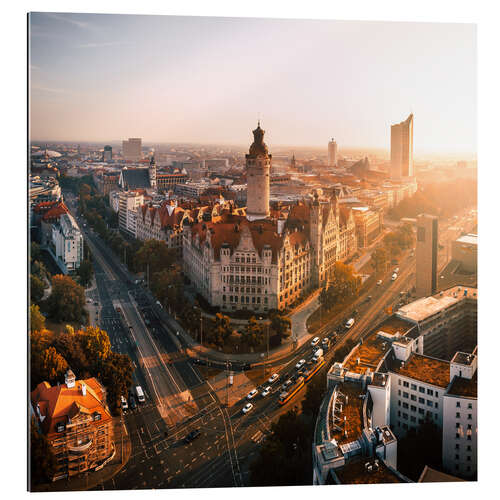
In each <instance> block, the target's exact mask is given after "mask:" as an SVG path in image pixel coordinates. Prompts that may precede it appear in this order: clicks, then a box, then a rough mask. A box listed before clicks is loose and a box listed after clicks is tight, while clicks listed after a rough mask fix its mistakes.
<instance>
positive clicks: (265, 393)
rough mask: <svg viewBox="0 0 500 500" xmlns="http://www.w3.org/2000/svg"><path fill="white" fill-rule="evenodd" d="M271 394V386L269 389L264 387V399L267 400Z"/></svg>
mask: <svg viewBox="0 0 500 500" xmlns="http://www.w3.org/2000/svg"><path fill="white" fill-rule="evenodd" d="M270 392H271V386H270V385H268V386H267V387H264V390H263V391H262V392H261V394H262V397H263V398H265V397H266V396H267V395H268V394H269V393H270Z"/></svg>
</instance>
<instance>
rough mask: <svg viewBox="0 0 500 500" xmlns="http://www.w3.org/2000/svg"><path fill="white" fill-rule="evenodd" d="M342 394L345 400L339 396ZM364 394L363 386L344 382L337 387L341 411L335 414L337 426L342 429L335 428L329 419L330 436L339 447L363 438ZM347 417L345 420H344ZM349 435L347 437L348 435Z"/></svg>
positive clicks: (338, 403)
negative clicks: (360, 437) (362, 396)
mask: <svg viewBox="0 0 500 500" xmlns="http://www.w3.org/2000/svg"><path fill="white" fill-rule="evenodd" d="M339 391H340V392H341V393H342V394H343V395H344V396H346V397H347V403H346V398H343V397H341V396H339V394H338V392H339ZM362 394H364V392H363V390H362V387H361V385H359V384H356V383H353V382H344V383H342V384H338V385H337V402H336V403H337V407H341V411H336V412H335V417H337V418H338V420H336V423H337V425H338V426H339V427H340V428H341V429H342V430H340V429H338V428H337V427H334V425H333V423H332V419H329V422H328V424H329V426H330V436H331V437H332V438H334V439H335V440H336V441H337V443H338V445H339V446H340V445H342V444H345V443H350V442H351V441H355V440H356V439H358V438H359V436H361V432H362V430H363V403H364V399H363V398H361V397H360V396H361V395H362ZM344 417H345V420H344ZM346 434H347V435H346Z"/></svg>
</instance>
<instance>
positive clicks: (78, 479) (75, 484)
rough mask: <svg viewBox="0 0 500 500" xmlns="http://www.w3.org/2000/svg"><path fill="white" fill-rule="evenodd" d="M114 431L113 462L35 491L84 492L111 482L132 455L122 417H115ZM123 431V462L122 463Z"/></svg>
mask: <svg viewBox="0 0 500 500" xmlns="http://www.w3.org/2000/svg"><path fill="white" fill-rule="evenodd" d="M113 420H114V422H113V431H114V444H115V453H114V456H113V458H112V460H111V461H110V462H109V463H108V464H106V465H105V466H104V467H103V468H102V469H100V470H98V471H89V472H88V473H85V472H84V473H82V474H78V475H77V476H73V477H72V478H70V479H60V480H59V481H54V482H53V483H48V484H43V485H39V486H36V487H34V488H33V491H37V492H40V491H84V490H89V489H91V488H95V487H96V486H98V485H100V484H102V483H104V482H106V481H109V480H110V479H112V478H113V477H114V476H116V474H118V472H120V470H121V469H122V468H123V467H124V466H125V464H126V463H127V462H128V460H129V458H130V455H131V453H132V443H131V441H130V437H129V435H128V431H127V428H126V427H123V429H122V424H121V420H120V417H113ZM122 430H123V461H122Z"/></svg>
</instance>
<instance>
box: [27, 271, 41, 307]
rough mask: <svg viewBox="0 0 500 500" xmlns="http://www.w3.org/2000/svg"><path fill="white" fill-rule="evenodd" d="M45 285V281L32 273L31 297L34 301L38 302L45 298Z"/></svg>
mask: <svg viewBox="0 0 500 500" xmlns="http://www.w3.org/2000/svg"><path fill="white" fill-rule="evenodd" d="M44 288H45V285H44V283H43V281H42V280H41V279H40V278H39V277H38V276H35V275H33V274H31V275H30V299H31V302H32V303H35V304H38V303H39V302H40V301H41V300H42V298H43V292H44Z"/></svg>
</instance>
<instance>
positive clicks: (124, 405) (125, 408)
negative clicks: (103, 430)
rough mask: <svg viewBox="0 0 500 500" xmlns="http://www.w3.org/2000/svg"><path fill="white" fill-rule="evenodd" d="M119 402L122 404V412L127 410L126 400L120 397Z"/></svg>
mask: <svg viewBox="0 0 500 500" xmlns="http://www.w3.org/2000/svg"><path fill="white" fill-rule="evenodd" d="M121 402H122V410H128V403H127V398H125V397H124V396H122V397H121Z"/></svg>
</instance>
